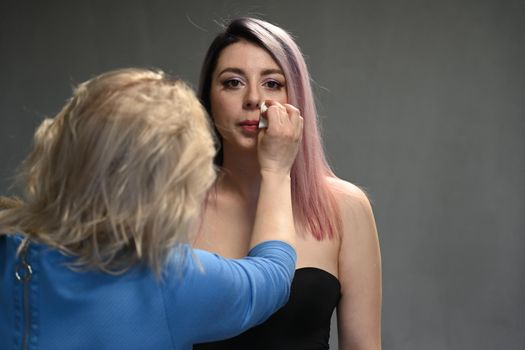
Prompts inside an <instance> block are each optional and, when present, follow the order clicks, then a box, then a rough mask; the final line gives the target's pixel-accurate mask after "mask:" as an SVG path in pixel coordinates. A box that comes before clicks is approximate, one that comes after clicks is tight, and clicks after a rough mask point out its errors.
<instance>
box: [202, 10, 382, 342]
mask: <svg viewBox="0 0 525 350" xmlns="http://www.w3.org/2000/svg"><path fill="white" fill-rule="evenodd" d="M199 97H200V98H201V102H202V103H203V105H204V107H205V108H206V109H207V111H208V113H209V115H210V116H211V119H212V121H213V123H214V125H215V129H216V132H217V134H218V136H219V137H218V139H219V142H220V148H219V152H218V154H217V156H216V158H215V162H216V164H217V165H218V166H219V167H220V169H221V174H220V175H219V177H218V178H217V180H216V182H215V185H214V187H213V189H212V191H211V192H210V194H209V196H208V199H207V206H206V211H205V214H204V217H203V221H202V226H201V228H200V232H199V234H198V235H197V238H196V241H195V245H196V246H197V247H199V248H202V249H205V250H209V251H212V252H215V253H219V254H221V255H223V256H226V257H230V258H238V257H242V256H245V255H246V253H247V251H248V248H249V241H250V232H251V228H252V226H253V223H254V217H255V203H256V202H257V197H258V189H259V186H260V181H261V176H260V165H259V162H258V158H257V140H258V138H259V137H260V136H261V135H260V134H261V127H264V123H262V122H261V119H264V116H265V114H273V115H272V118H271V120H272V121H274V122H278V121H279V120H281V119H283V120H284V119H285V117H286V116H287V115H288V116H293V115H298V114H300V115H301V116H302V117H303V118H304V129H303V138H302V141H301V144H300V148H299V152H298V154H297V157H296V159H295V162H294V164H293V167H292V171H291V173H290V181H291V189H292V199H293V213H294V221H295V226H296V231H297V237H296V238H297V246H296V247H297V253H298V261H297V270H296V272H295V277H294V281H293V284H292V290H291V296H290V300H289V302H288V304H287V305H286V306H285V307H283V308H282V309H281V310H279V311H278V312H277V313H276V314H274V315H273V316H272V317H271V318H270V319H269V320H267V321H266V322H265V323H263V324H262V325H259V326H257V327H255V328H252V329H251V330H249V331H247V332H245V333H243V334H241V335H240V336H238V337H235V338H232V339H229V340H226V341H222V342H216V343H208V344H201V345H197V346H194V349H199V350H203V349H228V350H235V349H242V350H245V349H252V350H253V349H265V350H268V349H272V350H276V349H286V350H290V349H328V347H329V345H328V341H329V336H330V319H331V316H332V313H333V311H334V309H335V308H336V307H337V320H338V335H339V337H338V338H339V348H340V349H380V348H381V331H380V328H381V327H380V324H381V261H380V260H381V258H380V250H379V242H378V237H377V231H376V225H375V220H374V216H373V213H372V209H371V206H370V202H369V200H368V199H367V196H366V195H365V194H364V193H363V191H362V190H360V189H359V188H358V187H356V186H355V185H352V184H351V183H349V182H346V181H344V180H341V179H339V178H337V177H336V176H335V174H334V173H333V172H332V170H331V169H330V166H329V165H328V163H327V161H326V158H325V155H324V152H323V147H322V143H321V139H320V135H319V130H318V122H317V112H316V107H315V103H314V97H313V93H312V89H311V86H310V75H309V73H308V69H307V67H306V64H305V61H304V58H303V56H302V54H301V51H300V49H299V48H298V47H297V45H296V44H295V42H294V41H293V39H292V38H291V36H290V35H289V34H288V33H287V32H286V31H284V30H283V29H281V28H279V27H277V26H275V25H272V24H270V23H268V22H265V21H262V20H259V19H254V18H238V19H235V20H233V21H231V22H230V23H229V25H228V26H227V27H226V28H225V29H224V31H223V32H222V33H220V34H219V35H218V36H217V37H216V38H215V40H214V41H213V42H212V44H211V46H210V48H209V49H208V52H207V54H206V57H205V59H204V63H203V67H202V71H201V80H200V87H199ZM262 105H265V106H267V107H268V108H267V110H266V107H264V106H262ZM261 123H262V124H261Z"/></svg>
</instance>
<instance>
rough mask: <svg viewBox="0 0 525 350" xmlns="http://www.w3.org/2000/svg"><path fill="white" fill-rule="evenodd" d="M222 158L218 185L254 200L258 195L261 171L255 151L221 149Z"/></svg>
mask: <svg viewBox="0 0 525 350" xmlns="http://www.w3.org/2000/svg"><path fill="white" fill-rule="evenodd" d="M223 151H224V153H223V154H224V158H223V164H222V173H223V174H222V175H221V177H220V179H219V186H220V187H221V188H222V189H223V190H225V191H228V192H234V193H236V194H238V195H240V196H242V197H243V198H245V199H246V200H248V201H252V200H253V201H256V200H257V198H258V196H259V187H260V184H261V173H260V168H259V161H258V159H257V151H256V150H253V151H247V152H246V151H245V152H234V151H231V150H229V149H227V148H225V149H223Z"/></svg>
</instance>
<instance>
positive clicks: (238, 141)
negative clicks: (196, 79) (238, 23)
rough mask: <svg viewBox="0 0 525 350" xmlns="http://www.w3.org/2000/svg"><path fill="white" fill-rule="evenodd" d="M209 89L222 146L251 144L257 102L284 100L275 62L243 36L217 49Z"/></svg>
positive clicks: (282, 80)
mask: <svg viewBox="0 0 525 350" xmlns="http://www.w3.org/2000/svg"><path fill="white" fill-rule="evenodd" d="M210 89H211V91H210V100H211V115H212V118H213V121H214V123H215V126H216V127H217V130H218V131H219V133H220V134H221V136H222V138H223V143H224V146H225V150H226V149H228V148H229V147H230V146H232V147H237V148H239V147H240V148H253V147H254V146H255V145H256V143H257V133H258V129H257V124H258V122H259V118H260V109H259V107H260V104H261V103H262V102H263V101H265V100H275V101H277V102H280V103H286V102H287V94H286V80H285V77H284V73H283V71H282V70H281V68H280V67H279V65H278V64H277V62H275V60H274V59H273V58H272V56H270V54H269V53H268V52H267V51H266V50H264V49H262V48H261V47H259V46H257V45H255V44H252V43H250V42H247V41H243V40H241V41H239V42H236V43H234V44H231V45H229V46H227V47H226V48H224V49H223V51H222V52H221V53H220V55H219V58H218V60H217V66H216V67H215V70H214V72H213V74H212V79H211V87H210Z"/></svg>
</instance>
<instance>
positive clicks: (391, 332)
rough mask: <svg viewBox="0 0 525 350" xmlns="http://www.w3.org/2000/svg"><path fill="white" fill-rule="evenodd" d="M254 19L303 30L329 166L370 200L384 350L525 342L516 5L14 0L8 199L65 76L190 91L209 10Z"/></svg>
mask: <svg viewBox="0 0 525 350" xmlns="http://www.w3.org/2000/svg"><path fill="white" fill-rule="evenodd" d="M247 14H251V15H259V16H262V17H263V18H264V19H266V20H269V21H271V22H274V23H276V24H278V25H281V26H283V27H284V28H286V29H288V30H289V31H291V32H292V33H293V34H294V35H295V37H296V39H297V42H298V43H299V45H300V46H301V47H302V49H303V51H304V53H305V55H306V58H307V62H308V64H309V66H310V69H311V73H312V77H313V79H314V80H315V87H316V94H317V97H318V101H319V110H320V114H321V116H322V123H323V126H324V135H325V142H326V150H327V153H328V156H329V159H330V161H331V163H332V164H333V166H334V168H335V170H336V172H337V173H338V175H339V176H340V177H342V178H345V179H347V180H350V181H352V182H354V183H356V184H358V185H360V186H363V187H365V188H366V189H367V190H368V192H369V194H370V197H371V198H372V200H373V201H374V208H375V214H376V218H377V223H378V228H379V233H380V239H381V245H382V253H383V273H384V279H383V280H384V282H383V283H384V291H383V293H384V301H383V302H384V307H383V347H384V349H439V350H441V349H487V350H488V349H524V348H525V254H523V251H522V250H523V248H524V247H525V236H524V233H525V232H524V231H525V219H524V214H525V176H524V174H525V68H524V62H525V1H523V0H521V1H512V0H479V1H469V0H465V1H461V0H441V1H437V0H435V1H425V0H421V1H416V0H399V1H394V0H391V1H388V0H363V1H355V0H352V1H340V2H330V1H322V2H321V1H277V0H265V1H214V0H209V1H185V2H177V1H153V0H150V1H139V0H127V1H109V0H107V1H87V0H84V1H37V0H34V1H28V0H17V1H11V0H8V1H6V0H3V1H2V2H1V4H0V92H1V93H0V128H1V129H0V164H2V165H1V167H0V178H1V180H0V192H1V193H3V194H5V193H9V191H8V187H9V184H10V182H11V180H10V178H11V177H12V175H13V174H14V169H15V168H16V166H17V165H18V164H19V162H20V161H21V160H22V159H23V157H24V155H25V154H26V152H27V151H28V150H29V148H30V145H31V136H32V133H33V131H34V128H35V127H36V126H37V125H38V124H39V122H40V121H41V120H42V118H43V117H44V116H46V115H47V116H52V115H54V114H55V113H56V112H57V111H58V110H59V107H60V106H61V105H62V104H63V102H64V101H65V99H66V98H68V97H69V95H70V91H71V86H72V85H74V84H75V83H79V82H81V81H83V80H86V79H88V78H89V77H91V76H93V75H94V74H97V73H100V72H102V71H105V70H108V69H112V68H118V67H124V66H147V67H159V68H162V69H164V70H166V71H169V72H173V73H176V74H177V75H178V76H179V77H181V78H184V79H186V80H189V81H190V82H192V83H193V84H194V85H196V82H197V76H198V71H199V66H200V63H201V60H202V57H203V55H204V52H205V50H206V48H207V45H208V44H209V43H210V41H211V38H212V37H213V36H214V34H215V33H216V31H217V30H218V26H217V25H216V23H214V21H215V20H219V21H220V20H223V19H227V18H230V17H235V16H238V15H247ZM11 193H12V191H11ZM332 343H333V344H336V339H335V338H334V337H332ZM334 348H336V346H335V345H334Z"/></svg>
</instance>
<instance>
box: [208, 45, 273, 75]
mask: <svg viewBox="0 0 525 350" xmlns="http://www.w3.org/2000/svg"><path fill="white" fill-rule="evenodd" d="M226 67H235V68H242V69H257V70H263V69H279V65H278V64H277V62H275V60H274V59H273V57H272V56H271V55H270V54H269V53H268V51H266V50H265V49H263V48H262V47H260V46H258V45H256V44H253V43H251V42H249V41H246V40H241V41H238V42H236V43H233V44H231V45H228V46H227V47H225V48H224V49H223V50H222V52H221V54H220V55H219V59H218V61H217V68H218V71H220V70H222V69H223V68H226Z"/></svg>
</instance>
